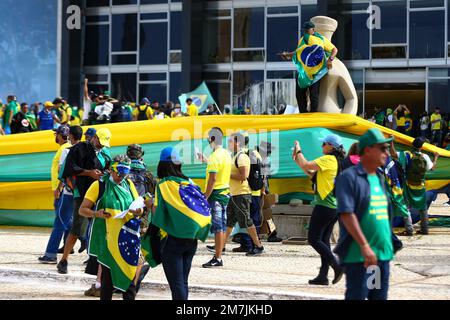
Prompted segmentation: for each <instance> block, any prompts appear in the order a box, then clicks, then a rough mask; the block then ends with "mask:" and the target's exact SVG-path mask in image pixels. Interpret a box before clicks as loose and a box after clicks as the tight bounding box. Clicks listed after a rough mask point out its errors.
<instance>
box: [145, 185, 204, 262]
mask: <svg viewBox="0 0 450 320" xmlns="http://www.w3.org/2000/svg"><path fill="white" fill-rule="evenodd" d="M154 205H155V208H156V209H155V213H154V214H153V215H152V216H151V222H150V224H149V228H148V230H147V233H146V235H145V236H144V237H143V239H142V249H141V250H142V254H143V256H144V258H145V260H146V261H147V262H148V263H149V265H150V266H151V267H152V268H154V267H156V266H157V265H158V264H160V263H161V241H162V240H163V239H164V238H166V237H167V235H168V234H170V235H171V236H174V237H177V238H181V239H199V240H201V241H203V242H204V241H205V240H206V238H207V237H208V235H209V229H210V227H211V209H210V207H209V204H208V200H206V198H205V196H204V195H203V193H202V192H201V190H200V188H199V187H198V186H197V185H195V184H194V183H193V182H192V181H189V180H185V179H182V178H179V177H167V178H164V179H162V180H160V181H159V183H158V185H157V187H156V192H155V204H154Z"/></svg>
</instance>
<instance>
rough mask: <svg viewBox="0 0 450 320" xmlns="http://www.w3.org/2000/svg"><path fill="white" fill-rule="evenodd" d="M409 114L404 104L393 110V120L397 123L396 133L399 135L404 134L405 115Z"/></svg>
mask: <svg viewBox="0 0 450 320" xmlns="http://www.w3.org/2000/svg"><path fill="white" fill-rule="evenodd" d="M409 113H411V112H410V111H409V109H408V108H407V107H406V105H404V104H399V105H398V107H397V108H396V109H395V110H394V116H395V120H396V122H397V129H396V130H397V131H398V132H400V133H403V134H405V133H406V115H407V114H409Z"/></svg>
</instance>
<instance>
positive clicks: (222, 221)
mask: <svg viewBox="0 0 450 320" xmlns="http://www.w3.org/2000/svg"><path fill="white" fill-rule="evenodd" d="M208 203H209V206H210V207H211V218H212V221H211V233H214V234H216V233H219V232H227V206H226V205H223V204H221V203H220V202H219V201H215V200H208Z"/></svg>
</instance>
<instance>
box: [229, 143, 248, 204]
mask: <svg viewBox="0 0 450 320" xmlns="http://www.w3.org/2000/svg"><path fill="white" fill-rule="evenodd" d="M236 158H237V165H238V167H239V168H241V167H247V168H248V170H247V171H248V172H249V173H250V158H249V157H248V155H246V154H245V153H244V152H242V151H240V152H238V153H237V154H236V155H235V156H234V157H233V160H232V161H231V163H232V165H231V174H239V169H238V168H237V167H236ZM247 178H248V175H247V177H245V180H244V181H240V180H235V179H230V193H231V195H232V196H240V195H244V194H252V190H251V189H250V186H249V185H248V181H247Z"/></svg>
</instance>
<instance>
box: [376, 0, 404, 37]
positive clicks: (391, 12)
mask: <svg viewBox="0 0 450 320" xmlns="http://www.w3.org/2000/svg"><path fill="white" fill-rule="evenodd" d="M373 4H374V5H377V6H379V7H380V13H381V26H380V29H373V30H372V43H374V44H383V43H406V20H407V19H406V17H407V10H406V0H402V1H380V2H379V1H374V2H373Z"/></svg>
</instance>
